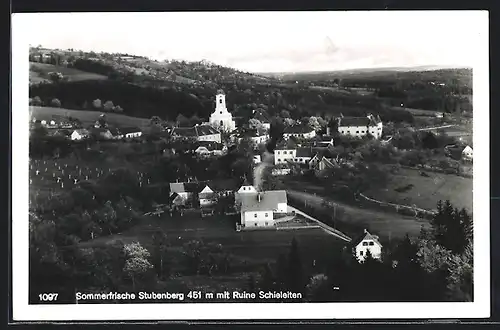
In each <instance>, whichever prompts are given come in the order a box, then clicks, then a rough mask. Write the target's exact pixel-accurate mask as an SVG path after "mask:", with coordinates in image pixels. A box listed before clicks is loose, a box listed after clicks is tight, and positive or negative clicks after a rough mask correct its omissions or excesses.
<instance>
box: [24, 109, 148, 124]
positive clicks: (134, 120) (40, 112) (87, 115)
mask: <svg viewBox="0 0 500 330" xmlns="http://www.w3.org/2000/svg"><path fill="white" fill-rule="evenodd" d="M29 111H30V117H35V118H36V119H40V120H51V119H52V118H53V116H65V117H68V116H71V117H73V118H77V119H79V120H80V121H81V122H82V123H83V125H84V126H85V125H89V124H93V123H95V121H96V120H97V119H98V118H99V116H100V115H101V114H102V113H105V114H106V117H107V122H108V124H110V125H113V126H118V127H125V126H137V127H139V128H145V127H147V126H149V123H150V120H149V119H147V118H138V117H130V116H126V115H122V114H118V113H109V112H100V111H94V110H71V109H65V108H53V107H37V106H30V108H29Z"/></svg>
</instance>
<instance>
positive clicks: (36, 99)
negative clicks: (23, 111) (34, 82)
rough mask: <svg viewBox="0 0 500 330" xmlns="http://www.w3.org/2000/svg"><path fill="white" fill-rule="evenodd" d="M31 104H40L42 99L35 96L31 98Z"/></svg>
mask: <svg viewBox="0 0 500 330" xmlns="http://www.w3.org/2000/svg"><path fill="white" fill-rule="evenodd" d="M31 105H34V106H41V105H42V99H41V98H40V96H35V97H34V98H33V100H32V101H31Z"/></svg>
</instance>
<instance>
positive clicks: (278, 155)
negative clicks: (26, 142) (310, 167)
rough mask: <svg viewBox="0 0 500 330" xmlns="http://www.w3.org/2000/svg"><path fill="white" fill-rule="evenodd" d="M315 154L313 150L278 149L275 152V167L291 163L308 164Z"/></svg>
mask: <svg viewBox="0 0 500 330" xmlns="http://www.w3.org/2000/svg"><path fill="white" fill-rule="evenodd" d="M314 154H315V153H314V151H313V149H312V148H296V149H276V150H274V165H278V164H287V163H289V162H293V163H298V164H308V163H309V161H310V160H311V159H312V158H313V156H314Z"/></svg>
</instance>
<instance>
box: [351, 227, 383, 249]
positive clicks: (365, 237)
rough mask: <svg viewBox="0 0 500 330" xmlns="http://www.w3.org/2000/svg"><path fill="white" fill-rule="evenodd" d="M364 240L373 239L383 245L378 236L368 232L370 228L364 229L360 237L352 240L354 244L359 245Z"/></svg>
mask: <svg viewBox="0 0 500 330" xmlns="http://www.w3.org/2000/svg"><path fill="white" fill-rule="evenodd" d="M364 240H373V241H374V242H375V243H377V244H378V245H380V246H382V244H380V242H379V241H378V236H376V235H372V234H370V233H369V232H368V230H366V229H365V230H364V232H363V234H362V235H360V236H359V237H358V238H356V239H354V240H352V241H351V244H352V245H353V246H357V245H358V244H359V243H361V242H362V241H364Z"/></svg>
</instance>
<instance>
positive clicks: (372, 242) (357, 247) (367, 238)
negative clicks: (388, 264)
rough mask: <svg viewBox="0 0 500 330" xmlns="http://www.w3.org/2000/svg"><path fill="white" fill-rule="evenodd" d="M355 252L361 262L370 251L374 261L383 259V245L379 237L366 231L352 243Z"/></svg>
mask: <svg viewBox="0 0 500 330" xmlns="http://www.w3.org/2000/svg"><path fill="white" fill-rule="evenodd" d="M352 245H353V247H354V248H353V250H354V254H355V256H356V258H357V259H358V261H359V262H363V261H364V260H365V257H366V254H367V251H368V250H369V251H370V253H371V255H372V257H373V258H374V259H380V258H381V257H382V244H380V242H379V240H378V236H376V235H372V234H370V233H369V232H368V231H367V230H366V229H365V230H364V232H363V235H361V236H360V237H358V238H357V239H356V240H354V241H352Z"/></svg>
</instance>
